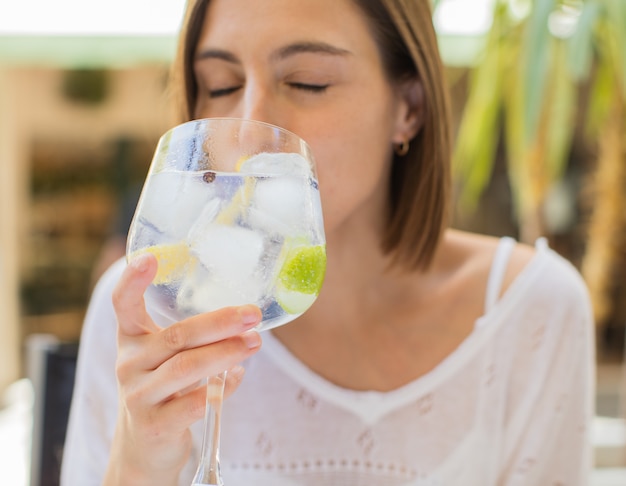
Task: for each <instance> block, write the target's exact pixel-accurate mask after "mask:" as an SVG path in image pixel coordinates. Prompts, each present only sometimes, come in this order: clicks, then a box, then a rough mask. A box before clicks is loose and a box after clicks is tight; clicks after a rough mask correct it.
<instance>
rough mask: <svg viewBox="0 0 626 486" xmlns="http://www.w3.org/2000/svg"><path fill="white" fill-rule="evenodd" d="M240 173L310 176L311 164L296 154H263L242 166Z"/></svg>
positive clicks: (251, 158) (255, 156) (253, 157)
mask: <svg viewBox="0 0 626 486" xmlns="http://www.w3.org/2000/svg"><path fill="white" fill-rule="evenodd" d="M239 172H242V173H246V174H247V173H251V174H256V175H289V174H292V175H310V174H312V171H311V166H310V165H309V162H308V161H307V160H306V159H305V158H304V157H302V156H301V155H300V154H296V153H269V152H263V153H260V154H257V155H254V156H252V157H250V158H249V159H248V160H246V161H245V162H243V163H242V164H241V167H240V168H239Z"/></svg>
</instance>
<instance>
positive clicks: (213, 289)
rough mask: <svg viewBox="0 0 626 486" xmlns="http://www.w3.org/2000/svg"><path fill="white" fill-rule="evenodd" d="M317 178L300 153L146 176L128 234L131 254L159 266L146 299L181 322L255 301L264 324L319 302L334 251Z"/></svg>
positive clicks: (291, 316)
mask: <svg viewBox="0 0 626 486" xmlns="http://www.w3.org/2000/svg"><path fill="white" fill-rule="evenodd" d="M324 242H325V240H324V231H323V223H322V213H321V206H320V197H319V190H318V184H317V181H316V180H315V178H314V176H313V173H312V171H311V170H309V168H308V163H307V161H306V160H305V159H304V158H302V157H300V156H298V155H297V154H261V155H257V156H255V157H252V158H250V159H249V160H245V161H243V163H241V164H240V167H238V171H237V172H217V171H210V170H209V171H195V172H191V171H180V170H163V171H161V172H156V173H152V174H150V175H149V176H148V178H147V180H146V183H145V185H144V189H143V192H142V196H141V199H140V202H139V206H138V210H137V215H136V217H135V221H134V222H133V225H132V229H131V233H130V234H129V243H128V251H129V253H130V254H131V255H133V254H137V253H141V252H151V253H153V254H154V255H155V256H156V257H157V260H158V263H159V270H158V273H157V276H156V278H155V279H154V281H153V283H152V285H151V286H150V287H149V288H148V291H147V292H146V295H145V298H146V303H147V304H148V306H149V308H151V309H153V310H155V311H157V312H158V313H160V314H161V315H163V316H164V317H166V318H167V319H168V320H171V321H179V320H181V319H184V318H186V317H189V316H192V315H196V314H199V313H202V312H207V311H212V310H215V309H218V308H221V307H225V306H230V305H242V304H250V303H251V304H256V305H258V306H259V307H260V308H261V310H262V312H263V320H262V323H261V324H260V326H259V329H261V330H264V329H270V328H273V327H276V326H279V325H281V324H284V323H286V322H289V321H291V320H293V319H294V318H295V317H297V316H298V315H300V314H302V313H303V312H304V311H305V310H307V309H308V308H309V306H310V305H311V304H312V303H313V301H314V300H315V298H316V297H317V294H318V293H319V288H320V287H321V284H322V280H323V277H324V270H325V263H326V255H325V244H324Z"/></svg>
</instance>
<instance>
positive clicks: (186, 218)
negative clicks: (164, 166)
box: [140, 172, 215, 240]
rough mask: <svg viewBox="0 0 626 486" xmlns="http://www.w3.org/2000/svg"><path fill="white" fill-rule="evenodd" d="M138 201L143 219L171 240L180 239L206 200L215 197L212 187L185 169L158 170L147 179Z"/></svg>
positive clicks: (201, 209) (185, 233) (204, 205)
mask: <svg viewBox="0 0 626 486" xmlns="http://www.w3.org/2000/svg"><path fill="white" fill-rule="evenodd" d="M147 183H148V186H147V190H144V194H143V195H142V198H141V201H140V204H141V214H142V218H143V219H144V221H145V222H147V223H149V224H151V225H152V226H154V227H155V228H156V229H158V230H159V231H161V232H163V233H165V234H167V235H168V236H170V237H171V238H173V239H175V240H179V239H184V238H185V237H186V236H187V233H188V231H189V228H190V227H191V226H192V225H193V223H194V222H195V221H196V219H197V218H198V217H199V215H200V214H201V213H202V211H203V210H204V209H205V207H206V205H207V203H208V202H209V201H210V200H211V199H212V198H214V197H215V187H214V186H213V185H212V184H208V183H206V182H205V181H204V180H203V178H202V177H201V176H200V175H198V174H194V173H187V172H160V173H157V174H154V175H153V176H151V177H150V179H149V180H148V181H147Z"/></svg>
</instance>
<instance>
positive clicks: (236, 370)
mask: <svg viewBox="0 0 626 486" xmlns="http://www.w3.org/2000/svg"><path fill="white" fill-rule="evenodd" d="M245 373H246V369H245V368H244V367H243V366H241V365H235V366H233V367H232V368H231V369H229V370H228V372H227V373H226V383H225V384H224V397H229V396H230V395H232V394H233V392H234V391H235V390H236V389H237V388H238V387H239V385H240V384H241V382H242V380H243V377H244V375H245Z"/></svg>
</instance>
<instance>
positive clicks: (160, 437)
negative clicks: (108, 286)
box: [105, 254, 261, 486]
mask: <svg viewBox="0 0 626 486" xmlns="http://www.w3.org/2000/svg"><path fill="white" fill-rule="evenodd" d="M156 270H157V261H156V258H155V257H154V256H153V255H150V254H146V255H142V256H139V257H137V258H136V259H134V260H133V261H131V262H130V264H129V265H128V267H127V268H126V270H125V271H124V273H123V275H122V277H121V279H120V281H119V283H118V285H117V287H116V289H115V291H114V294H113V306H114V308H115V313H116V315H117V321H118V357H117V366H116V368H117V370H116V371H117V379H118V390H119V406H118V421H117V425H116V430H115V435H114V438H113V444H112V449H111V458H110V462H109V468H108V471H107V475H106V480H105V484H106V485H122V484H133V485H142V484H150V485H151V486H155V485H161V484H163V485H165V484H172V485H174V484H178V474H179V472H180V470H181V469H182V467H183V466H184V464H185V463H186V461H187V460H188V458H189V454H190V451H191V433H190V431H189V427H190V425H191V424H192V423H194V422H195V421H197V420H199V419H201V418H202V417H203V416H204V408H205V403H206V402H205V400H206V387H205V386H204V385H202V384H201V381H202V380H203V379H204V378H206V377H207V376H212V375H216V374H218V373H221V372H222V371H224V370H229V372H228V373H227V377H228V378H227V382H226V394H229V393H231V392H232V391H233V390H234V388H236V386H237V385H238V384H239V382H240V381H241V378H242V376H243V368H241V367H240V366H237V363H239V362H241V361H243V360H244V359H246V358H248V357H249V356H251V355H252V354H254V353H255V352H256V351H257V350H258V349H259V347H260V345H261V339H260V336H259V334H258V333H257V332H256V331H254V330H251V329H252V328H253V327H254V326H256V325H257V324H258V323H259V322H260V321H261V311H260V309H259V308H258V307H256V306H253V305H245V306H241V307H227V308H224V309H220V310H217V311H215V312H210V313H206V314H200V315H198V316H194V317H190V318H188V319H185V320H183V321H180V322H177V323H175V324H173V325H172V326H170V327H167V328H161V327H159V326H157V325H156V324H155V323H154V322H153V321H152V319H151V318H150V316H149V315H148V313H147V312H146V308H145V303H144V300H143V294H144V292H145V290H146V288H147V287H148V285H149V284H150V282H151V281H152V279H153V278H154V276H155V275H156Z"/></svg>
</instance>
